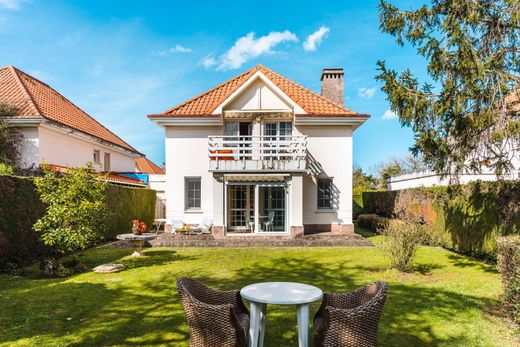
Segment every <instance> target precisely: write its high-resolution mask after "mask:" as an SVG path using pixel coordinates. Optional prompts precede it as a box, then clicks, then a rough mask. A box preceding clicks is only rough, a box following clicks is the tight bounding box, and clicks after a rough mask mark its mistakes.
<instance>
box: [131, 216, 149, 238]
mask: <svg viewBox="0 0 520 347" xmlns="http://www.w3.org/2000/svg"><path fill="white" fill-rule="evenodd" d="M145 232H146V223H145V222H141V221H140V220H138V219H134V220H133V221H132V234H134V235H141V234H143V233H145Z"/></svg>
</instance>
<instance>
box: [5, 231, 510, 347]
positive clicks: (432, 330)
mask: <svg viewBox="0 0 520 347" xmlns="http://www.w3.org/2000/svg"><path fill="white" fill-rule="evenodd" d="M378 238H380V237H376V238H374V240H375V241H376V244H377V240H378ZM129 253H130V251H129V250H127V249H107V248H98V249H92V250H89V251H87V252H85V254H84V255H83V256H82V257H81V259H82V261H83V262H84V263H85V264H86V265H87V266H88V267H93V266H95V265H98V264H102V263H107V262H116V261H117V262H122V263H124V264H125V266H126V270H124V271H122V272H120V273H116V274H108V275H101V274H94V273H92V272H87V273H84V274H80V275H76V276H74V277H71V278H68V279H37V278H28V277H16V276H8V275H1V276H0V345H2V346H101V345H103V346H106V345H110V346H143V345H174V346H187V338H188V329H187V325H186V323H185V320H184V314H183V312H182V307H181V305H180V303H179V300H178V298H177V294H176V289H175V280H176V279H177V278H179V277H181V276H190V277H195V278H198V279H200V280H202V281H204V282H206V283H208V284H209V285H211V286H214V287H216V288H220V289H231V288H241V287H243V286H245V285H247V284H250V283H254V282H259V281H297V282H304V283H310V284H314V285H316V286H318V287H320V288H322V289H323V290H327V291H336V292H348V291H352V290H354V289H355V288H357V287H359V286H362V285H364V284H366V283H369V282H372V281H375V280H385V281H388V282H389V283H390V292H389V296H388V299H387V302H386V305H385V308H384V311H383V316H382V321H381V326H380V337H379V340H380V344H381V345H383V346H513V345H515V341H514V337H512V336H511V331H512V327H511V326H510V325H509V324H508V323H507V322H506V321H505V320H504V319H503V318H500V317H498V313H497V312H499V310H498V309H497V307H498V298H499V295H500V290H501V289H500V278H499V274H498V273H497V271H496V269H495V267H494V266H492V265H487V264H484V263H480V262H477V261H473V260H470V259H468V258H465V257H462V256H459V255H456V254H454V253H451V252H449V251H446V250H444V249H441V248H433V247H421V248H420V249H419V251H418V254H417V259H416V265H415V266H416V268H415V269H416V271H415V272H413V273H410V274H403V273H398V272H396V271H393V270H387V261H386V260H385V258H384V257H383V256H382V254H381V251H380V249H379V248H378V247H372V248H368V247H367V248H271V249H265V248H259V249H222V248H220V249H200V248H198V249H197V248H185V249H148V250H147V251H146V255H147V256H146V257H142V258H137V259H136V258H129V257H126V256H127V255H128V254H129ZM316 308H317V306H316V305H314V306H313V308H312V309H313V310H315V309H316ZM296 338H297V336H296V315H295V312H294V308H293V307H290V306H269V307H268V320H267V334H266V346H295V345H297V340H296ZM516 343H518V341H517V340H516Z"/></svg>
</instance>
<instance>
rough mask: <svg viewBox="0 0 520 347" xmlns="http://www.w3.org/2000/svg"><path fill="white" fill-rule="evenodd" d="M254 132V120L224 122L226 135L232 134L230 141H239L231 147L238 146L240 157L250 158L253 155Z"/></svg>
mask: <svg viewBox="0 0 520 347" xmlns="http://www.w3.org/2000/svg"><path fill="white" fill-rule="evenodd" d="M252 134H253V123H252V122H226V123H225V124H224V135H225V136H230V137H229V138H227V140H228V141H238V143H236V144H230V145H229V147H238V154H239V156H238V158H239V159H248V157H249V156H250V155H251V143H252V139H251V135H252Z"/></svg>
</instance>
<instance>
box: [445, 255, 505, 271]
mask: <svg viewBox="0 0 520 347" xmlns="http://www.w3.org/2000/svg"><path fill="white" fill-rule="evenodd" d="M448 259H449V260H450V262H451V263H452V264H453V265H454V266H456V267H460V268H473V269H478V270H480V271H484V272H488V273H493V274H498V273H499V271H498V269H497V267H496V265H492V264H486V263H483V262H481V261H478V260H473V259H471V258H467V257H464V256H461V255H457V254H450V255H448Z"/></svg>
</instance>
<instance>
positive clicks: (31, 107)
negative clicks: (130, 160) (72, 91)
mask: <svg viewBox="0 0 520 347" xmlns="http://www.w3.org/2000/svg"><path fill="white" fill-rule="evenodd" d="M0 101H5V102H8V103H10V104H12V105H13V106H15V107H17V108H18V110H19V114H20V115H19V117H24V118H34V117H42V118H46V119H49V120H51V121H54V122H56V123H59V124H62V125H65V126H67V127H70V128H72V129H75V130H79V131H81V132H83V133H86V134H88V135H91V136H94V137H97V138H99V139H101V140H104V141H107V142H110V143H111V144H114V145H117V146H120V147H123V148H125V149H127V150H130V151H132V152H134V153H139V152H138V151H137V150H136V149H135V148H133V147H132V146H130V145H129V144H128V143H126V142H125V141H123V140H122V139H121V138H119V137H118V136H117V135H116V134H114V133H113V132H111V131H110V130H108V129H107V128H105V127H104V126H103V125H102V124H101V123H99V122H98V121H96V120H95V119H94V118H92V117H91V116H89V115H88V114H86V113H85V112H84V111H83V110H81V109H80V108H79V107H77V106H76V105H74V104H73V103H72V102H70V101H69V100H67V99H66V98H65V97H64V96H62V95H61V94H59V93H58V92H57V91H55V90H54V89H52V88H51V87H50V86H48V85H47V84H45V83H43V82H41V81H39V80H37V79H36V78H34V77H32V76H29V75H28V74H26V73H25V72H23V71H20V70H18V69H17V68H15V67H13V66H7V67H4V68H0Z"/></svg>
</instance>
